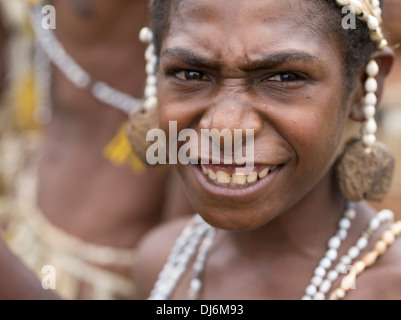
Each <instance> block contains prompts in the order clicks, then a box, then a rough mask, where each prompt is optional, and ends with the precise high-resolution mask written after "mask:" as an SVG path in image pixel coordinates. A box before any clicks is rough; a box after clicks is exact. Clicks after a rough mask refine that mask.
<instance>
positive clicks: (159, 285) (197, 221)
mask: <svg viewBox="0 0 401 320" xmlns="http://www.w3.org/2000/svg"><path fill="white" fill-rule="evenodd" d="M211 228H212V227H210V226H209V225H208V224H206V223H205V221H204V220H203V219H202V218H201V217H200V216H199V215H196V216H195V217H194V219H193V220H192V222H191V223H190V224H189V225H188V226H187V227H186V228H185V229H184V231H183V232H182V233H181V235H180V237H179V238H178V239H177V240H176V243H175V245H174V247H173V250H172V252H171V254H170V256H169V258H168V260H167V263H166V264H165V266H164V267H163V270H162V271H161V272H160V274H159V278H158V280H157V281H156V283H155V286H154V288H153V290H152V292H151V294H150V296H149V298H148V300H167V299H168V298H169V297H170V295H171V294H172V292H173V290H174V288H175V287H176V285H177V283H178V281H179V280H180V279H181V277H182V275H183V274H184V272H185V270H186V269H187V265H188V262H189V260H190V259H192V258H193V256H194V255H195V253H196V250H197V249H198V247H199V244H200V242H201V239H202V238H203V236H204V235H205V233H206V232H207V231H208V230H209V229H211Z"/></svg>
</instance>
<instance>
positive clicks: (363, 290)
mask: <svg viewBox="0 0 401 320" xmlns="http://www.w3.org/2000/svg"><path fill="white" fill-rule="evenodd" d="M305 8H308V4H307V1H303V0H300V1H297V2H293V1H291V4H290V1H279V2H278V1H267V0H255V1H250V2H247V3H246V4H244V3H243V2H242V1H234V2H233V1H224V0H222V1H212V0H202V1H182V2H180V3H179V4H178V5H177V6H176V7H174V9H173V12H172V13H171V17H170V21H171V24H170V28H169V31H168V33H167V35H166V36H165V38H164V39H163V42H162V50H161V56H160V72H159V106H160V116H161V125H162V128H164V129H166V128H167V125H168V121H172V120H177V121H178V127H179V130H180V129H183V128H192V129H195V130H197V131H199V130H200V129H204V128H208V129H212V128H216V129H218V130H222V129H224V128H227V129H229V130H234V129H239V128H240V129H254V130H255V133H256V134H255V164H256V170H258V169H260V168H263V166H266V165H280V166H281V168H280V170H278V171H276V172H275V173H274V174H273V175H271V176H270V178H266V179H265V180H260V181H259V182H258V183H257V184H253V185H249V186H245V187H243V188H238V187H224V186H221V185H216V184H215V183H214V182H212V181H211V180H210V179H209V178H208V177H207V176H206V175H204V174H203V173H202V171H201V169H200V167H199V166H197V165H187V166H182V165H178V166H179V172H180V174H181V176H182V178H183V180H184V182H185V185H186V187H187V190H188V194H189V198H190V201H191V203H192V204H193V206H194V208H195V209H196V210H197V211H198V212H199V213H200V214H201V216H202V217H203V218H204V219H205V220H206V221H207V222H209V223H210V224H211V225H213V226H215V227H217V228H220V229H224V230H219V231H218V233H217V237H216V240H215V242H214V245H213V246H212V249H211V251H210V255H209V258H208V259H207V262H206V266H205V273H204V275H203V277H202V279H203V291H202V292H201V296H200V298H201V299H290V300H291V299H300V298H301V297H302V296H303V295H304V291H305V288H306V286H307V285H308V284H309V283H310V279H311V277H312V274H313V270H314V269H315V267H316V266H317V265H318V263H319V261H320V259H321V258H322V257H323V256H324V254H325V252H326V250H327V241H328V239H330V237H331V236H332V235H334V234H335V232H336V229H337V222H338V221H339V219H340V218H341V216H342V214H343V210H344V206H345V201H346V200H345V199H344V197H343V196H342V194H341V193H340V191H339V190H338V187H337V184H336V181H335V176H334V162H335V160H336V159H337V156H338V152H339V147H340V141H341V139H342V135H343V131H344V128H345V124H346V121H347V119H348V118H352V119H354V120H363V117H361V110H360V106H361V99H362V98H363V96H364V90H363V78H364V77H363V73H362V71H361V74H360V76H357V77H356V79H355V84H354V89H353V91H352V92H350V93H346V91H345V89H344V86H343V83H344V66H343V63H342V61H341V58H340V57H341V48H340V46H339V44H338V43H336V42H333V41H331V42H330V41H328V40H327V38H326V39H323V38H319V37H318V36H316V34H318V33H313V32H311V31H313V27H312V26H310V24H309V23H306V22H305V21H308V18H307V16H306V12H305ZM315 27H316V26H315ZM311 28H312V29H311ZM211 34H212V35H213V36H212V37H211V36H210V35H211ZM283 53H286V54H284V55H283ZM283 56H291V57H292V59H282V58H283ZM188 57H191V59H189V58H188ZM194 57H196V58H194ZM375 57H376V58H377V61H378V63H379V66H380V70H381V71H380V72H381V74H380V75H379V76H378V80H379V82H380V86H382V85H383V80H384V77H385V75H386V74H387V73H388V71H389V69H390V66H391V62H392V55H391V52H390V51H383V52H381V53H375ZM272 58H275V61H277V58H279V61H280V63H279V64H276V65H273V64H272V63H271V61H272ZM261 62H263V63H261ZM171 70H174V72H171ZM188 70H190V71H194V72H193V73H188V72H187V73H186V72H185V71H188ZM289 74H292V75H289ZM294 74H295V75H296V76H295V77H294V76H293V75H294ZM288 79H290V80H288ZM379 91H380V90H379ZM209 168H213V166H211V167H209ZM356 211H357V218H356V219H355V220H354V222H353V224H352V227H351V229H350V231H349V236H348V238H347V239H346V241H345V242H344V244H343V246H342V247H341V249H340V250H339V255H340V256H341V255H343V254H345V253H346V251H345V248H349V247H350V246H352V245H353V244H354V243H355V241H356V240H357V239H358V238H359V236H360V234H361V232H362V231H363V230H364V229H365V228H366V226H367V224H368V223H369V220H370V219H371V218H372V216H373V215H374V210H373V209H372V208H371V207H369V206H368V205H366V204H364V203H360V204H358V205H357V207H356ZM185 223H186V221H181V222H177V223H174V224H170V225H167V226H164V227H162V228H160V229H159V230H157V231H154V232H152V233H151V234H150V235H149V236H148V237H146V239H145V240H144V242H143V243H142V247H141V250H140V257H141V259H142V260H140V261H141V265H140V267H139V268H138V273H137V277H138V285H139V287H140V289H141V294H142V298H146V297H147V296H148V295H149V292H150V290H151V289H152V288H153V285H154V283H155V281H156V279H157V276H158V273H159V272H160V270H161V269H162V266H163V265H164V263H165V262H166V258H167V256H168V254H169V253H170V250H171V247H172V246H173V243H174V240H175V239H176V238H177V237H178V235H179V233H180V232H181V231H182V229H183V227H184V225H185ZM382 230H383V229H381V231H382ZM379 235H380V230H379V231H378V233H377V234H376V235H375V237H374V239H377V237H378V236H379ZM159 239H164V241H163V247H161V243H160V241H159ZM374 241H375V240H373V241H372V242H371V244H370V247H368V248H367V249H366V250H371V249H372V244H373V243H374ZM400 247H401V241H400V240H397V241H396V242H395V243H394V244H393V246H392V247H391V248H390V249H389V250H388V252H387V254H386V256H384V257H382V258H381V259H380V260H379V261H378V262H377V264H376V265H375V267H374V268H372V269H370V270H368V271H366V272H365V273H363V274H362V275H361V276H360V277H358V279H357V283H356V284H357V290H352V292H351V293H349V294H348V295H347V298H349V299H389V298H392V299H399V298H401V289H400V286H399V285H396V283H401V273H400V271H399V267H397V265H398V264H399V263H401V254H400V253H399V252H400ZM156 248H157V254H156V253H155V252H156V251H155V250H156ZM190 276H191V269H190V268H189V270H188V271H187V272H186V273H185V275H184V278H183V280H182V281H181V282H180V283H179V285H178V287H177V289H176V291H175V292H174V293H173V296H172V298H173V299H185V298H186V297H187V290H188V288H189V279H190ZM261 279H263V281H261ZM339 281H340V280H338V281H337V282H336V283H334V285H333V289H334V288H336V287H337V286H338V285H339V284H340V282H339Z"/></svg>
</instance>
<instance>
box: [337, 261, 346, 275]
mask: <svg viewBox="0 0 401 320" xmlns="http://www.w3.org/2000/svg"><path fill="white" fill-rule="evenodd" d="M336 271H337V272H338V273H343V272H344V271H345V265H344V263H342V262H340V263H339V264H337V266H336Z"/></svg>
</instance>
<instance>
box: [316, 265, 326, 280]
mask: <svg viewBox="0 0 401 320" xmlns="http://www.w3.org/2000/svg"><path fill="white" fill-rule="evenodd" d="M325 275H326V269H325V268H323V267H320V266H319V267H317V268H316V269H315V276H317V277H322V278H323V277H324V276H325Z"/></svg>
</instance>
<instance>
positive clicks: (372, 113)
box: [363, 105, 376, 119]
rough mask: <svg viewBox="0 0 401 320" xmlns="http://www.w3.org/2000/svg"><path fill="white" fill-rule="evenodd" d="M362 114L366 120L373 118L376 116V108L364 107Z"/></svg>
mask: <svg viewBox="0 0 401 320" xmlns="http://www.w3.org/2000/svg"><path fill="white" fill-rule="evenodd" d="M363 113H364V114H365V117H366V119H369V118H373V117H374V116H375V114H376V108H375V107H374V106H371V105H369V106H366V107H364V108H363Z"/></svg>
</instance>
